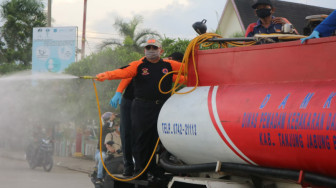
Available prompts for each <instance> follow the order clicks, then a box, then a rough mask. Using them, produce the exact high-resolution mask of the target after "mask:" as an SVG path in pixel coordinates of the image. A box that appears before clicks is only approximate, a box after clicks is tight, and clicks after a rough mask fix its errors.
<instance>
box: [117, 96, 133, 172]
mask: <svg viewBox="0 0 336 188" xmlns="http://www.w3.org/2000/svg"><path fill="white" fill-rule="evenodd" d="M131 107H132V100H130V99H127V98H125V97H123V98H122V100H121V104H120V137H121V145H122V152H123V161H124V169H125V170H127V171H133V169H134V164H133V158H132V145H133V144H132V121H131Z"/></svg>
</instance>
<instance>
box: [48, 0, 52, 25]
mask: <svg viewBox="0 0 336 188" xmlns="http://www.w3.org/2000/svg"><path fill="white" fill-rule="evenodd" d="M47 26H48V27H51V0H48V23H47Z"/></svg>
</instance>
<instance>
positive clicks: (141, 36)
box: [99, 16, 161, 53]
mask: <svg viewBox="0 0 336 188" xmlns="http://www.w3.org/2000/svg"><path fill="white" fill-rule="evenodd" d="M142 22H143V18H142V17H141V16H135V17H133V19H132V20H131V21H130V22H125V21H124V20H123V19H121V18H117V19H116V20H115V23H114V27H115V28H116V29H117V30H118V32H119V34H120V35H121V36H122V37H123V38H124V39H123V41H120V40H119V39H115V38H112V39H109V40H106V41H104V42H103V43H102V44H100V45H99V48H100V49H103V48H105V47H107V46H124V47H127V48H128V49H130V50H134V51H136V52H138V53H143V47H142V45H143V44H144V43H146V41H147V39H148V38H150V37H158V38H161V36H160V34H159V33H157V32H155V31H152V30H151V29H142V30H139V31H137V28H138V26H139V24H141V23H142Z"/></svg>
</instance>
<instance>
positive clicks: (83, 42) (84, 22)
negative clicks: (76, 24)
mask: <svg viewBox="0 0 336 188" xmlns="http://www.w3.org/2000/svg"><path fill="white" fill-rule="evenodd" d="M86 4H87V0H84V15H83V32H82V50H81V52H82V58H81V59H83V58H84V57H85V29H86Z"/></svg>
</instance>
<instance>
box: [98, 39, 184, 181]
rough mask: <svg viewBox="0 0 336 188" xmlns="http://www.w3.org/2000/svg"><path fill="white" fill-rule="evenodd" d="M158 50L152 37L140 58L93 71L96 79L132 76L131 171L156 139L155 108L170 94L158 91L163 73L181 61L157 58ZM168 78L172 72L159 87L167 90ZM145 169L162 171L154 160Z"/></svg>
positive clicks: (138, 168)
mask: <svg viewBox="0 0 336 188" xmlns="http://www.w3.org/2000/svg"><path fill="white" fill-rule="evenodd" d="M162 53H163V50H162V46H161V44H160V43H159V42H158V41H157V40H155V39H150V40H148V41H147V43H146V44H145V57H144V58H142V59H140V60H138V61H134V62H132V63H130V64H129V65H128V66H126V67H123V68H121V69H116V70H114V71H108V72H104V73H100V74H98V75H96V77H97V80H98V81H104V80H113V79H125V78H133V82H134V83H133V84H134V85H133V86H134V100H133V102H132V107H131V121H132V140H133V141H132V142H133V147H132V154H133V157H134V160H135V175H136V174H137V173H139V172H141V171H142V170H143V169H144V168H145V166H146V164H147V162H148V160H149V158H150V156H151V154H152V152H153V149H154V147H155V143H156V140H157V139H158V133H157V119H158V116H159V112H160V110H161V107H162V105H163V103H164V102H165V101H166V100H167V99H168V98H169V96H170V95H169V94H162V93H161V92H160V91H159V88H158V85H159V82H160V80H161V78H162V77H163V76H164V75H165V74H167V73H168V72H171V71H178V70H179V69H180V67H181V65H182V64H181V63H179V62H177V61H173V60H163V59H161V57H160V56H161V54H162ZM172 82H173V75H172V74H170V75H168V76H167V77H165V79H164V80H163V81H162V82H161V90H163V91H168V90H170V89H171V87H172ZM148 170H149V172H151V173H152V174H153V175H154V176H156V175H157V176H160V175H161V174H160V173H162V171H161V170H160V169H159V168H158V167H157V166H155V165H154V163H152V164H151V165H150V166H149V169H148ZM141 178H146V177H145V176H142V177H141Z"/></svg>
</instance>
